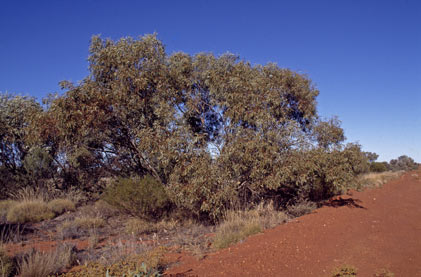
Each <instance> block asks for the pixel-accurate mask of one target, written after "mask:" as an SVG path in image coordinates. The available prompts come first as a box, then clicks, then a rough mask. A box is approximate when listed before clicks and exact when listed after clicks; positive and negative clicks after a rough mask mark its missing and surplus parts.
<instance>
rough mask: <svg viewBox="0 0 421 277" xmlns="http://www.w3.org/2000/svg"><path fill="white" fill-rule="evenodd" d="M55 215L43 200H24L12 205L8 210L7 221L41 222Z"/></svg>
mask: <svg viewBox="0 0 421 277" xmlns="http://www.w3.org/2000/svg"><path fill="white" fill-rule="evenodd" d="M53 217H54V213H53V212H52V211H51V210H50V208H49V207H48V205H47V203H45V202H44V201H43V200H40V199H39V200H22V201H20V202H19V203H17V204H15V205H12V206H11V208H10V209H9V211H8V212H7V221H8V222H10V223H21V224H22V223H27V222H39V221H42V220H46V219H51V218H53Z"/></svg>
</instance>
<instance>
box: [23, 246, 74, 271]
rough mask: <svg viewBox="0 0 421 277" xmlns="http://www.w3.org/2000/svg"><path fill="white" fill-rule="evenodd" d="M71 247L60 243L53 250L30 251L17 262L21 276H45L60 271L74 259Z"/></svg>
mask: <svg viewBox="0 0 421 277" xmlns="http://www.w3.org/2000/svg"><path fill="white" fill-rule="evenodd" d="M73 254H74V253H73V247H72V246H69V245H61V246H59V247H57V249H56V250H55V251H51V252H38V251H32V252H31V253H29V254H28V255H26V256H25V257H23V258H22V260H21V261H20V262H19V263H18V272H19V274H20V275H19V276H21V277H45V276H49V275H51V274H56V273H60V272H61V271H62V270H64V269H65V268H66V267H69V266H70V265H72V263H73V260H74V255H73Z"/></svg>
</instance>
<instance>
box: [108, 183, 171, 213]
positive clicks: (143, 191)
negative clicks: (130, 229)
mask: <svg viewBox="0 0 421 277" xmlns="http://www.w3.org/2000/svg"><path fill="white" fill-rule="evenodd" d="M102 199H103V200H105V201H106V202H108V203H109V204H111V205H113V206H115V207H117V208H119V209H121V210H122V211H124V212H126V213H129V214H132V215H133V216H137V217H141V218H145V219H149V220H150V219H152V220H156V219H158V218H160V217H162V216H163V215H165V214H166V213H167V212H168V211H169V208H170V206H171V202H170V200H169V198H168V195H167V194H166V192H165V189H164V186H163V185H162V184H161V183H160V182H159V181H157V180H156V179H154V178H153V177H152V176H149V175H148V176H145V177H143V178H140V177H134V178H120V179H118V180H116V181H115V182H114V183H113V184H112V185H111V186H110V187H108V188H107V189H106V191H105V192H104V194H103V196H102Z"/></svg>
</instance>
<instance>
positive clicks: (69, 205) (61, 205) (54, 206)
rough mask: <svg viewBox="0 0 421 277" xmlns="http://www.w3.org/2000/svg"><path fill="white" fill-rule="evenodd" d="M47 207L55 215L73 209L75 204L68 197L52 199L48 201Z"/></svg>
mask: <svg viewBox="0 0 421 277" xmlns="http://www.w3.org/2000/svg"><path fill="white" fill-rule="evenodd" d="M48 207H49V208H50V210H51V211H52V212H54V213H55V214H56V215H60V214H63V213H64V212H69V211H75V209H76V207H75V204H74V203H73V202H72V201H71V200H69V199H54V200H51V201H50V202H48Z"/></svg>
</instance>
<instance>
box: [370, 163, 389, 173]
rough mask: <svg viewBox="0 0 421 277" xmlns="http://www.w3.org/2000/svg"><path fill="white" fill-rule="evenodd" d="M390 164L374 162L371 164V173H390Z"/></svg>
mask: <svg viewBox="0 0 421 277" xmlns="http://www.w3.org/2000/svg"><path fill="white" fill-rule="evenodd" d="M388 170H389V168H388V163H386V162H381V163H379V162H372V163H370V171H371V172H385V171H388Z"/></svg>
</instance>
